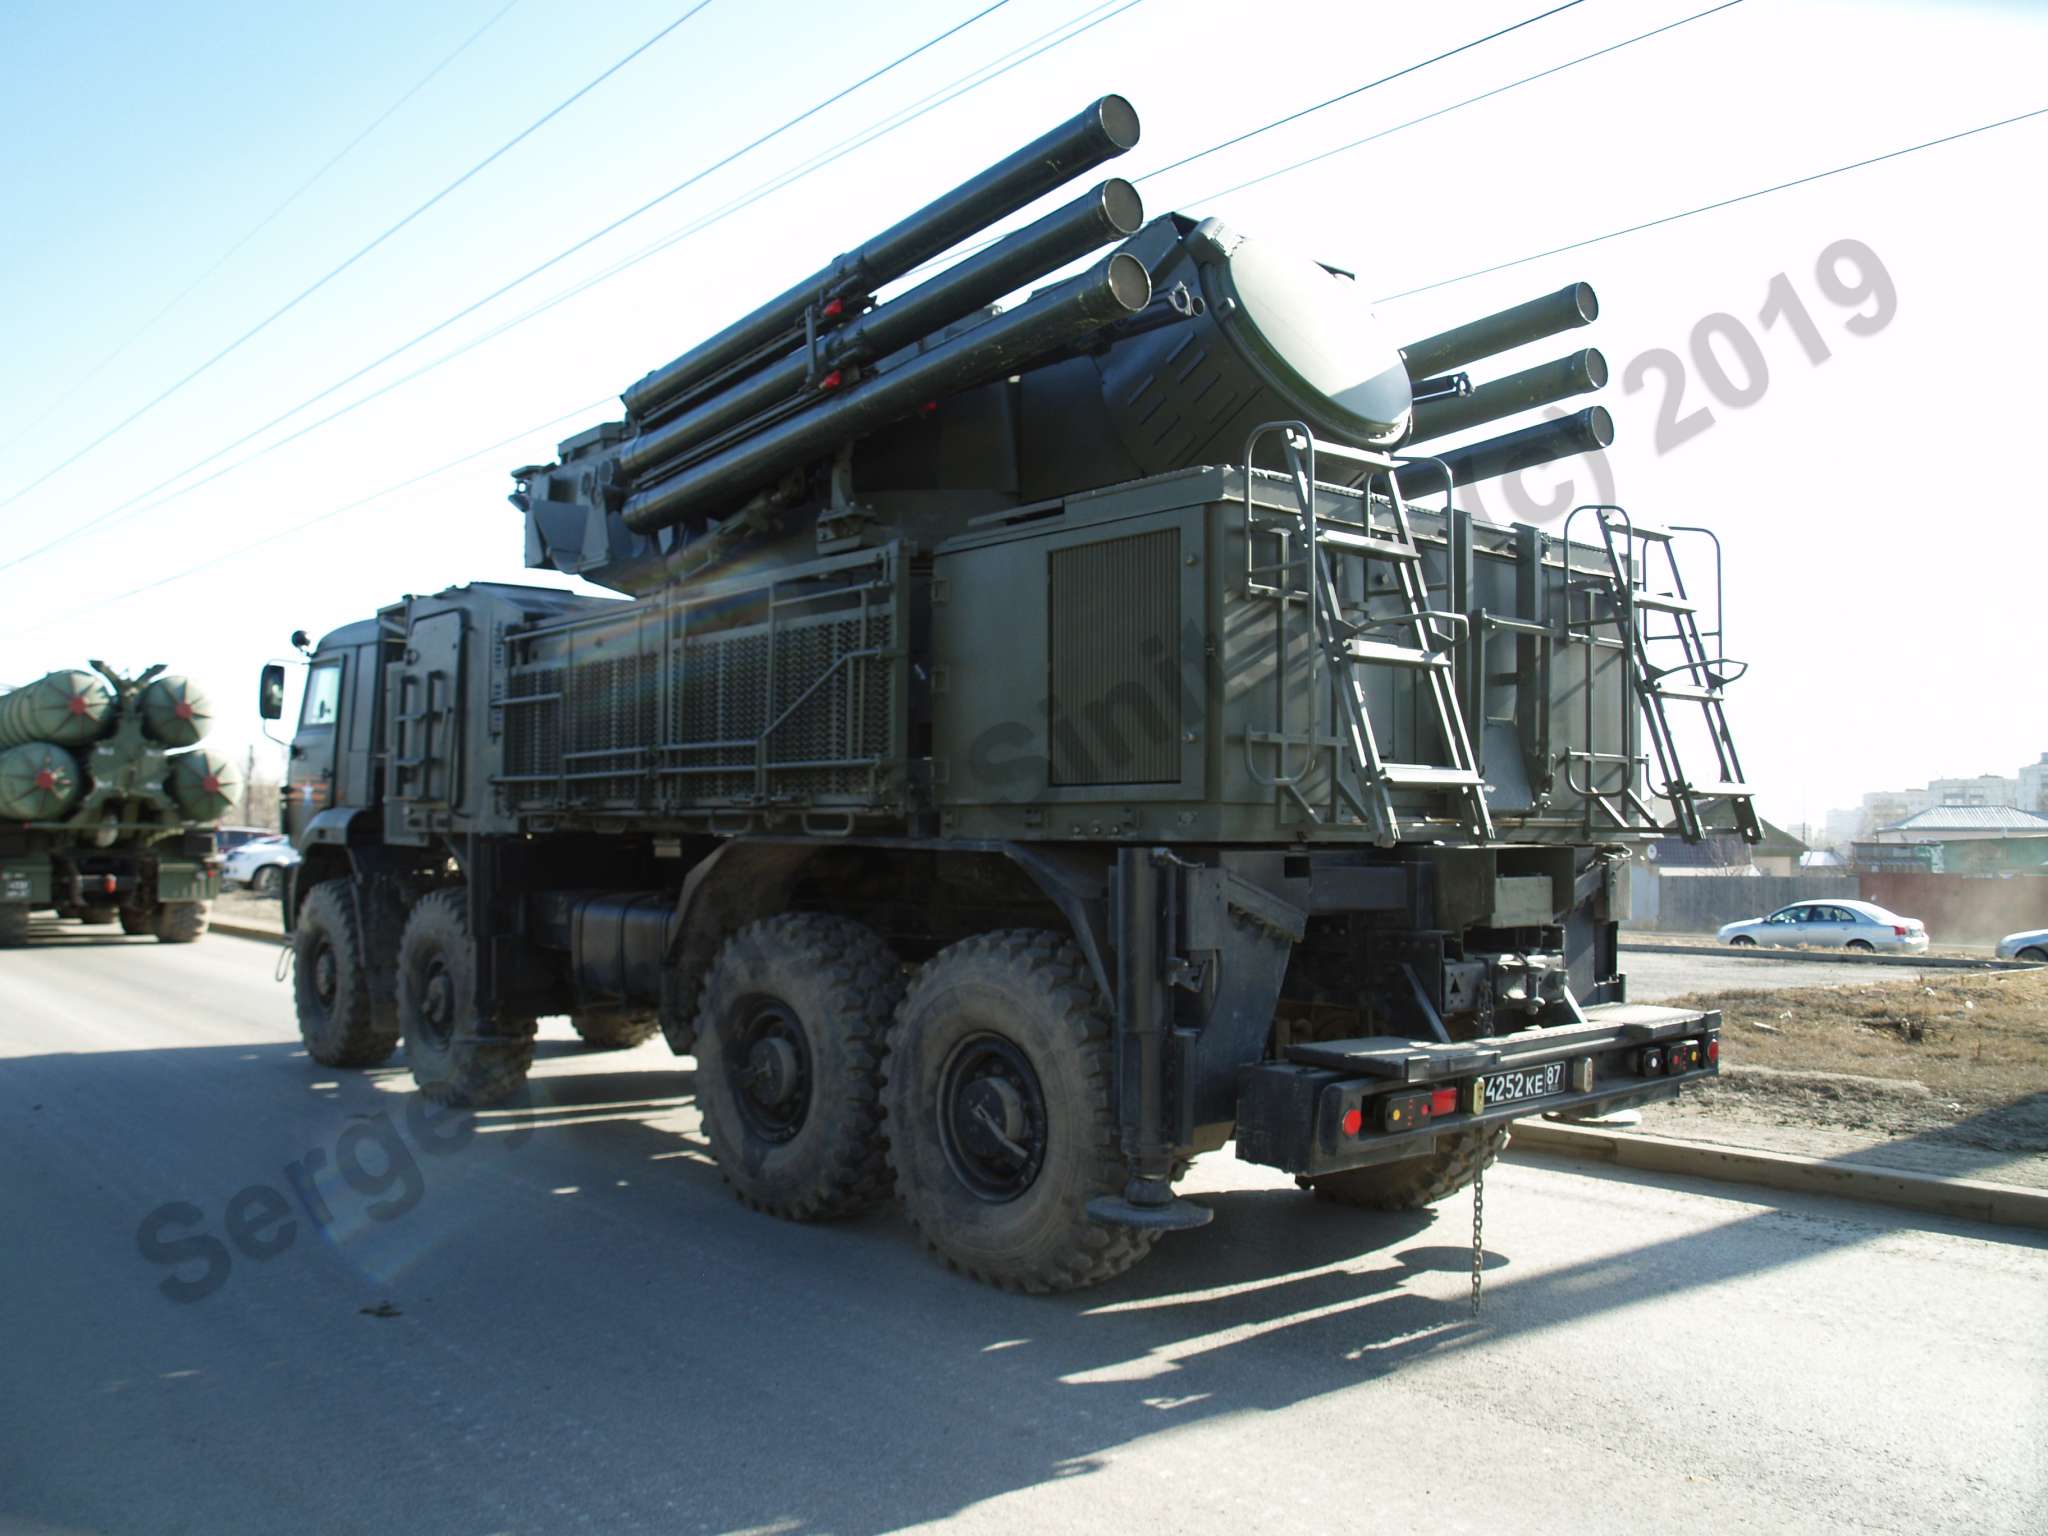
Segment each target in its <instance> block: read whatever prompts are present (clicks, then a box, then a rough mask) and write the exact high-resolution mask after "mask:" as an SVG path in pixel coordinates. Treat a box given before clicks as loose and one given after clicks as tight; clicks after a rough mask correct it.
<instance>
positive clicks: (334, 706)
mask: <svg viewBox="0 0 2048 1536" xmlns="http://www.w3.org/2000/svg"><path fill="white" fill-rule="evenodd" d="M340 713H341V662H340V661H339V660H336V661H320V662H315V663H314V664H313V669H312V671H310V672H308V673H307V674H306V700H305V702H304V703H303V704H301V705H300V706H299V724H300V725H301V726H307V725H332V724H334V721H335V718H336V717H337V716H338V715H339V714H340Z"/></svg>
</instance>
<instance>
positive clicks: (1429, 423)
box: [1409, 347, 1607, 443]
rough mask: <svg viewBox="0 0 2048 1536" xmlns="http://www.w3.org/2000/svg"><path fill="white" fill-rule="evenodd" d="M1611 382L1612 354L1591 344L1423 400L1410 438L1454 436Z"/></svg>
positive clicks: (1418, 407) (1412, 441)
mask: <svg viewBox="0 0 2048 1536" xmlns="http://www.w3.org/2000/svg"><path fill="white" fill-rule="evenodd" d="M1606 383H1607V359H1606V358H1604V357H1602V356H1601V355H1600V352H1599V349H1598V348H1595V347H1588V348H1586V350H1585V351H1583V352H1574V353H1573V354H1572V355H1571V356H1570V357H1560V358H1559V359H1557V361H1556V362H1552V363H1539V364H1538V365H1537V366H1536V367H1534V368H1524V369H1523V370H1522V371H1521V372H1520V373H1511V374H1509V375H1508V376H1507V377H1506V378H1504V379H1495V380H1493V381H1492V382H1491V383H1489V384H1481V385H1480V386H1479V387H1478V388H1477V389H1475V390H1473V391H1472V393H1470V394H1469V395H1445V396H1444V397H1443V398H1441V399H1437V400H1424V401H1421V402H1418V403H1417V405H1416V407H1415V431H1414V433H1413V435H1412V436H1410V438H1409V441H1410V442H1411V443H1426V442H1428V441H1429V440H1430V439H1431V438H1437V437H1449V436H1450V435H1451V434H1452V433H1453V432H1463V431H1464V430H1465V429H1466V428H1467V427H1477V426H1483V425H1485V424H1486V423H1487V422H1489V421H1499V420H1500V419H1501V418H1502V417H1504V416H1513V415H1515V414H1516V413H1517V412H1520V411H1533V410H1535V409H1536V407H1538V406H1539V405H1551V404H1554V403H1555V402H1557V401H1559V400H1568V399H1570V398H1571V397H1572V396H1573V395H1583V394H1586V393H1588V392H1589V391H1592V390H1596V389H1600V388H1603V387H1604V386H1605V385H1606Z"/></svg>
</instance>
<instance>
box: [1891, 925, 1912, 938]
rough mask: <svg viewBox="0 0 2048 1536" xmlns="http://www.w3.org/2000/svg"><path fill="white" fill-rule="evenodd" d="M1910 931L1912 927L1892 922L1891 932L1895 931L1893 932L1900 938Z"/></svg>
mask: <svg viewBox="0 0 2048 1536" xmlns="http://www.w3.org/2000/svg"><path fill="white" fill-rule="evenodd" d="M1912 931H1913V930H1912V929H1910V928H1901V927H1900V926H1899V925H1898V924H1897V923H1893V924H1892V932H1893V933H1895V934H1897V935H1898V936H1899V937H1900V938H1902V939H1903V938H1904V937H1906V935H1907V934H1909V933H1911V932H1912Z"/></svg>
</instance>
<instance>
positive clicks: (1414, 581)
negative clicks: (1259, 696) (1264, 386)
mask: <svg viewBox="0 0 2048 1536" xmlns="http://www.w3.org/2000/svg"><path fill="white" fill-rule="evenodd" d="M1275 432H1277V433H1279V434H1280V439H1281V443H1282V445H1283V447H1284V449H1285V452H1286V455H1287V470H1288V479H1289V480H1290V482H1291V483H1292V487H1293V491H1294V508H1293V510H1292V511H1291V512H1276V511H1274V510H1272V509H1270V508H1262V507H1259V506H1258V505H1256V504H1255V503H1254V501H1253V497H1252V487H1253V483H1254V480H1255V478H1256V477H1255V473H1254V471H1253V468H1252V465H1253V460H1254V458H1255V456H1256V451H1257V449H1258V446H1259V443H1260V441H1261V439H1263V438H1264V437H1266V436H1267V435H1268V434H1270V433H1275ZM1318 453H1321V454H1323V455H1325V456H1327V457H1330V458H1336V459H1341V460H1344V461H1345V462H1347V463H1351V464H1356V465H1359V466H1361V467H1363V468H1364V469H1365V471H1366V483H1365V497H1364V502H1363V507H1362V517H1363V519H1364V520H1363V521H1361V522H1357V523H1353V522H1349V521H1347V520H1343V519H1338V518H1331V517H1320V516H1318V514H1317V512H1316V456H1317V454H1318ZM1403 462H1404V461H1402V460H1400V459H1397V458H1393V457H1390V456H1388V455H1386V454H1379V453H1372V452H1368V451H1366V450H1364V449H1359V448H1351V447H1347V446H1344V445H1342V444H1338V443H1321V444H1318V443H1317V441H1316V439H1315V434H1314V433H1313V432H1311V431H1310V430H1309V427H1308V425H1307V424H1306V423H1305V422H1300V421H1272V422H1267V423H1265V424H1264V425H1262V426H1260V427H1258V428H1256V429H1255V430H1254V431H1253V432H1252V434H1251V436H1250V438H1249V439H1247V441H1246V443H1245V454H1244V512H1245V592H1246V594H1247V595H1248V596H1264V597H1270V598H1273V599H1275V600H1276V601H1277V602H1278V603H1279V605H1280V617H1279V621H1278V623H1277V624H1276V625H1275V635H1276V647H1277V653H1278V654H1277V657H1276V661H1277V665H1276V667H1275V673H1274V678H1275V682H1274V694H1275V704H1274V708H1275V715H1276V718H1275V721H1274V729H1273V730H1272V731H1249V732H1247V733H1246V735H1245V763H1246V768H1247V771H1248V772H1250V774H1251V775H1252V777H1253V778H1254V779H1255V780H1257V781H1258V782H1259V783H1261V784H1267V785H1270V786H1273V787H1274V788H1276V789H1278V790H1280V791H1282V792H1283V793H1285V794H1286V795H1288V796H1290V797H1291V798H1292V799H1293V800H1294V801H1295V803H1296V804H1297V805H1298V806H1300V808H1301V809H1302V810H1303V811H1304V812H1305V813H1306V814H1307V815H1308V816H1309V817H1310V818H1311V819H1312V820H1314V821H1318V822H1328V823H1337V822H1340V821H1342V820H1343V819H1344V812H1345V811H1346V810H1348V811H1349V812H1350V814H1351V816H1353V817H1355V818H1356V819H1357V820H1358V821H1361V822H1363V823H1365V824H1366V825H1367V826H1369V827H1370V828H1371V829H1372V832H1373V836H1374V840H1375V841H1377V842H1378V843H1380V844H1381V845H1383V846H1385V845H1389V844H1392V843H1394V842H1395V841H1397V840H1398V839H1399V838H1400V836H1401V833H1402V830H1403V824H1402V820H1401V816H1400V813H1399V812H1398V811H1397V810H1396V808H1395V806H1394V793H1395V791H1397V790H1427V791H1432V792H1435V793H1437V794H1439V795H1441V796H1442V797H1443V804H1442V806H1441V809H1442V812H1443V814H1442V815H1441V816H1440V817H1439V818H1438V819H1439V820H1448V821H1454V822H1456V823H1457V824H1458V825H1460V826H1462V827H1463V828H1464V830H1465V831H1466V832H1467V833H1468V834H1470V835H1471V836H1472V837H1474V838H1478V839H1490V838H1491V837H1492V836H1493V816H1492V813H1491V811H1490V810H1489V808H1488V806H1487V802H1486V785H1485V781H1484V779H1483V777H1482V776H1481V774H1480V772H1479V767H1478V763H1477V761H1476V759H1475V758H1474V756H1473V751H1472V743H1471V738H1470V736H1469V735H1468V734H1467V732H1466V729H1465V718H1464V714H1463V712H1462V710H1461V709H1460V708H1459V705H1458V695H1457V689H1456V686H1455V683H1454V680H1453V677H1452V647H1453V646H1454V645H1455V644H1456V643H1457V639H1458V636H1459V634H1460V632H1461V631H1463V629H1464V628H1465V626H1466V624H1467V620H1466V617H1465V615H1463V614H1457V613H1445V612H1440V611H1438V610H1435V609H1432V608H1431V607H1430V606H1429V596H1428V591H1427V588H1426V587H1425V585H1424V583H1423V578H1422V552H1421V550H1420V549H1419V548H1417V546H1416V543H1415V534H1414V530H1413V528H1412V527H1411V526H1410V524H1409V520H1408V506H1407V503H1406V501H1405V500H1404V499H1403V498H1402V495H1401V488H1400V485H1399V483H1398V482H1397V480H1396V479H1395V472H1396V471H1397V470H1398V469H1400V468H1401V467H1402V464H1403ZM1381 476H1385V478H1386V485H1387V491H1386V497H1385V500H1386V503H1387V505H1388V506H1389V507H1390V508H1391V510H1392V515H1393V523H1394V526H1393V530H1392V532H1391V535H1389V534H1387V533H1384V532H1380V531H1376V530H1375V529H1374V528H1373V525H1372V521H1371V516H1372V503H1373V486H1374V483H1375V482H1376V481H1377V480H1378V479H1379V478H1380V477H1381ZM1260 534H1269V535H1274V536H1276V537H1277V538H1278V539H1279V541H1280V558H1279V559H1278V560H1277V561H1272V562H1268V563H1265V564H1261V563H1259V559H1258V554H1257V545H1258V536H1259V535H1260ZM1297 545H1298V547H1299V549H1300V551H1301V553H1300V554H1299V555H1298V556H1297V555H1294V554H1293V553H1292V551H1293V549H1294V548H1295V547H1297ZM1333 555H1336V556H1352V557H1356V558H1358V559H1359V560H1360V562H1361V564H1362V565H1363V567H1364V568H1365V570H1366V571H1368V572H1369V571H1370V569H1371V566H1372V565H1373V563H1374V562H1380V563H1383V564H1385V565H1386V566H1387V567H1389V568H1390V569H1391V571H1392V573H1393V578H1394V579H1393V590H1392V592H1391V593H1390V594H1387V595H1390V596H1392V597H1394V598H1396V599H1398V601H1399V604H1400V611H1399V612H1396V613H1392V614H1387V615H1384V616H1381V617H1377V618H1374V617H1370V616H1366V617H1362V618H1360V619H1358V620H1356V621H1354V620H1352V619H1348V618H1346V617H1345V614H1344V603H1343V600H1342V597H1341V595H1340V593H1339V591H1338V583H1337V580H1336V577H1335V574H1334V572H1333V570H1332V568H1331V557H1332V556H1333ZM1297 572H1298V573H1299V575H1300V580H1301V585H1300V586H1299V587H1296V586H1294V585H1293V584H1292V583H1291V582H1290V580H1289V578H1290V576H1292V575H1293V574H1294V573H1297ZM1264 578H1273V579H1271V580H1267V579H1264ZM1369 592H1370V584H1369V582H1368V581H1366V580H1364V579H1361V581H1360V582H1359V584H1358V595H1357V597H1356V599H1355V601H1354V603H1353V608H1354V609H1355V610H1356V611H1358V612H1359V613H1361V614H1363V613H1364V612H1365V600H1366V597H1367V595H1368V593H1369ZM1302 601H1305V602H1306V604H1307V607H1308V641H1309V645H1310V651H1309V663H1310V668H1311V672H1310V686H1309V689H1308V696H1309V699H1310V701H1311V702H1310V709H1311V718H1310V720H1309V722H1308V727H1307V729H1306V730H1305V731H1293V730H1290V729H1289V726H1288V720H1287V693H1288V687H1287V683H1288V678H1289V675H1290V672H1289V663H1290V660H1291V657H1290V654H1289V652H1290V644H1289V638H1288V631H1289V626H1288V623H1287V609H1288V606H1289V604H1290V603H1294V602H1302ZM1403 630H1405V631H1407V632H1408V634H1407V639H1406V641H1405V643H1404V641H1403V640H1401V639H1397V638H1395V639H1390V638H1380V637H1379V633H1384V632H1387V631H1394V632H1396V633H1398V632H1400V631H1403ZM1376 632H1377V633H1376ZM1374 667H1393V668H1398V669H1401V670H1405V671H1411V672H1414V673H1416V674H1417V679H1418V683H1419V684H1420V686H1419V688H1418V694H1419V695H1420V696H1422V697H1426V698H1427V699H1428V700H1429V704H1430V709H1431V711H1432V713H1433V716H1434V723H1435V727H1436V730H1437V734H1438V739H1439V740H1441V741H1442V742H1443V743H1444V744H1445V747H1446V751H1447V755H1448V757H1449V761H1447V762H1442V763H1409V762H1390V761H1388V760H1387V758H1386V757H1385V756H1384V755H1383V753H1382V752H1381V750H1380V743H1379V738H1378V735H1377V734H1376V733H1375V731H1374V729H1373V723H1372V715H1371V711H1370V710H1369V708H1368V707H1367V700H1366V693H1365V675H1364V673H1363V670H1362V669H1366V668H1374ZM1325 679H1327V682H1328V685H1329V688H1328V692H1329V695H1330V697H1331V699H1332V701H1333V705H1332V710H1331V714H1332V721H1333V725H1334V727H1335V734H1334V735H1330V736H1325V735H1324V734H1322V733H1321V731H1320V730H1319V729H1318V726H1319V717H1320V707H1319V705H1318V703H1317V700H1318V699H1319V696H1320V694H1321V692H1322V690H1321V688H1319V686H1318V684H1319V683H1321V682H1322V681H1323V680H1325ZM1259 746H1268V747H1271V748H1273V749H1274V751H1275V752H1276V754H1277V757H1278V761H1277V762H1276V764H1275V769H1276V771H1275V772H1274V773H1272V774H1265V773H1262V772H1261V771H1260V770H1259V768H1258V766H1257V764H1256V762H1255V761H1254V760H1253V752H1254V748H1256V747H1259ZM1297 746H1306V747H1307V748H1308V755H1307V758H1306V761H1305V763H1304V765H1303V766H1302V768H1301V769H1300V770H1299V771H1297V772H1293V773H1289V772H1288V771H1287V770H1288V768H1289V759H1288V754H1289V750H1290V749H1291V748H1293V747H1297ZM1325 747H1330V748H1336V749H1339V750H1340V751H1341V752H1343V754H1344V755H1345V756H1348V758H1349V759H1350V763H1351V767H1352V769H1353V770H1354V773H1355V776H1356V780H1357V789H1356V790H1354V789H1353V788H1352V787H1351V786H1350V785H1348V784H1347V783H1346V782H1345V776H1344V774H1343V773H1342V771H1341V769H1340V768H1339V767H1338V766H1337V765H1334V764H1333V771H1332V772H1331V774H1330V802H1329V805H1328V807H1327V810H1326V811H1319V810H1318V809H1317V808H1316V807H1315V806H1313V805H1311V804H1310V803H1309V801H1308V799H1307V797H1306V796H1304V795H1303V794H1302V792H1301V785H1302V783H1303V781H1304V780H1305V779H1306V778H1308V777H1309V775H1310V774H1311V773H1312V772H1313V770H1314V768H1315V764H1316V756H1317V754H1318V753H1319V752H1320V751H1321V750H1322V749H1324V748H1325Z"/></svg>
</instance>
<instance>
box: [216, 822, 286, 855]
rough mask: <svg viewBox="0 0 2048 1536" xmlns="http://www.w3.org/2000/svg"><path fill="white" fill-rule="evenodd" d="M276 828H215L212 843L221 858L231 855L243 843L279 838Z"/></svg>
mask: <svg viewBox="0 0 2048 1536" xmlns="http://www.w3.org/2000/svg"><path fill="white" fill-rule="evenodd" d="M280 835H281V834H280V833H279V832H278V830H277V828H276V827H215V828H214V829H213V837H214V842H215V843H216V844H217V845H218V846H219V848H220V851H221V855H222V857H226V856H227V855H228V854H231V853H233V852H234V851H235V850H236V849H237V848H239V847H241V846H242V844H244V843H256V842H262V841H264V840H266V839H269V838H273V837H277V836H280Z"/></svg>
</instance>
